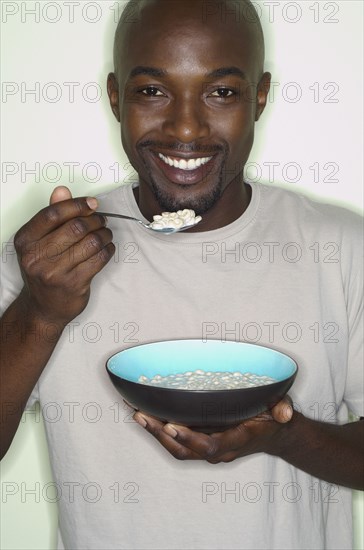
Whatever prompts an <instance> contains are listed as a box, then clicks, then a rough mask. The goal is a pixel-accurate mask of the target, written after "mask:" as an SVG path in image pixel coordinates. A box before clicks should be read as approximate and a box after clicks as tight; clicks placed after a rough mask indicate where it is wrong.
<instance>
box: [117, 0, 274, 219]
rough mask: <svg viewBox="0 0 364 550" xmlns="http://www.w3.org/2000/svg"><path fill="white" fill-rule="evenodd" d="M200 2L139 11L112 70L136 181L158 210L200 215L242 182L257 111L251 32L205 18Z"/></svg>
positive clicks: (159, 5)
mask: <svg viewBox="0 0 364 550" xmlns="http://www.w3.org/2000/svg"><path fill="white" fill-rule="evenodd" d="M202 4H203V3H200V2H198V1H196V0H195V2H194V3H189V2H188V6H189V9H188V10H187V9H186V6H187V3H186V2H173V5H174V9H173V11H172V10H166V9H164V8H165V6H166V3H164V2H159V3H156V4H155V5H154V6H152V7H151V8H150V9H148V8H146V9H145V10H144V11H143V13H142V17H140V18H139V20H138V22H136V23H135V24H132V25H131V32H129V33H128V37H127V39H125V44H124V50H123V55H122V59H121V60H120V68H119V73H118V83H119V91H118V111H119V115H120V119H121V136H122V143H123V147H124V150H125V152H126V154H127V155H128V157H129V160H130V162H131V163H132V165H133V166H134V168H135V170H136V171H137V172H138V175H139V181H140V185H141V186H148V188H149V190H151V191H152V192H153V195H154V197H155V198H156V200H157V202H158V203H159V206H160V207H161V209H166V210H178V209H181V208H192V209H194V210H195V211H196V212H197V213H198V214H203V213H204V212H206V211H208V210H209V209H210V208H211V207H212V206H213V205H214V204H215V203H216V201H218V199H219V197H220V196H221V195H222V193H223V191H224V190H225V189H226V187H227V186H228V185H229V184H230V183H231V182H232V181H234V180H235V181H236V180H237V179H239V181H240V177H241V176H240V175H239V174H240V173H241V172H242V170H243V167H244V165H245V163H246V161H247V158H248V156H249V152H250V150H251V147H252V144H253V137H254V123H255V120H256V119H257V118H258V117H259V115H260V113H261V111H262V110H263V108H264V105H263V106H262V107H261V106H260V104H259V102H257V85H258V82H259V80H260V79H261V77H262V72H261V68H260V67H259V62H257V55H256V53H255V49H254V45H253V38H252V33H251V32H249V30H246V31H245V32H244V30H242V28H241V25H240V26H239V25H237V24H236V22H235V20H234V19H233V21H232V22H231V23H229V22H228V21H227V22H225V23H224V24H222V21H221V18H220V17H219V16H215V17H212V16H210V17H207V16H206V14H204V13H203V9H202ZM187 14H188V15H187ZM133 25H135V27H134V26H133ZM264 104H265V98H264ZM114 112H115V110H114Z"/></svg>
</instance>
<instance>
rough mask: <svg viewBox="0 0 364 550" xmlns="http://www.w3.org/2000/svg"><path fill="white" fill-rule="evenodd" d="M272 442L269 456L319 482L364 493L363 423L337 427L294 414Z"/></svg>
mask: <svg viewBox="0 0 364 550" xmlns="http://www.w3.org/2000/svg"><path fill="white" fill-rule="evenodd" d="M276 435H277V437H276V438H272V440H271V443H270V446H269V447H270V448H269V449H268V451H267V452H268V453H269V454H273V455H276V456H279V457H280V458H282V459H284V460H285V461H286V462H289V463H290V464H292V465H293V466H296V467H297V468H299V469H300V470H303V471H305V472H307V473H309V474H311V475H313V476H315V477H317V478H319V479H322V480H324V481H328V482H329V483H335V484H337V485H343V486H345V487H350V488H352V489H359V490H363V489H364V421H363V420H361V421H358V422H352V423H350V424H344V425H335V424H329V423H324V422H317V421H315V420H311V419H309V418H306V417H304V416H303V415H302V414H300V413H297V412H294V414H293V418H292V420H291V421H290V422H288V423H287V424H284V425H282V429H281V430H280V431H279V433H278V434H276Z"/></svg>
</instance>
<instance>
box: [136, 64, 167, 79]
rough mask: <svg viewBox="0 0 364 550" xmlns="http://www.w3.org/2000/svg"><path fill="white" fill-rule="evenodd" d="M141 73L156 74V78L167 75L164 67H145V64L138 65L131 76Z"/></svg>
mask: <svg viewBox="0 0 364 550" xmlns="http://www.w3.org/2000/svg"><path fill="white" fill-rule="evenodd" d="M140 74H145V75H148V76H154V77H155V78H161V77H163V76H166V74H167V73H166V71H164V70H163V69H158V68H157V67H145V66H144V65H138V66H137V67H134V69H132V70H131V71H130V74H129V78H134V77H136V76H139V75H140Z"/></svg>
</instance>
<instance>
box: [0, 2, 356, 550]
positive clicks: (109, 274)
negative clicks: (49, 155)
mask: <svg viewBox="0 0 364 550" xmlns="http://www.w3.org/2000/svg"><path fill="white" fill-rule="evenodd" d="M243 4H244V5H245V7H249V4H247V3H243ZM223 5H224V6H225V5H228V2H226V3H224V4H223ZM132 6H133V10H132V13H133V15H135V14H136V15H137V17H136V18H135V17H132V18H131V17H130V13H131V12H128V11H126V13H125V14H124V16H123V17H122V20H121V23H120V25H119V28H118V31H117V35H116V40H115V73H114V74H112V75H109V79H108V92H109V97H110V103H111V107H112V110H113V112H114V114H115V116H116V118H117V119H118V120H120V122H121V137H122V144H123V147H124V149H125V151H126V153H127V155H128V157H129V159H130V161H131V163H132V164H133V166H134V168H135V169H136V170H137V172H138V175H139V185H138V186H137V187H136V188H134V189H132V188H131V187H124V188H120V189H119V190H117V191H114V192H112V193H109V194H106V195H103V196H101V197H99V198H98V203H97V202H96V201H95V199H93V198H89V199H87V200H86V199H82V198H81V199H72V198H71V197H70V194H69V191H68V190H67V189H65V188H62V187H61V188H57V189H56V190H55V192H54V193H53V195H52V197H51V206H50V207H48V208H46V209H43V210H42V211H41V212H40V213H38V214H37V215H36V216H35V217H34V218H33V219H32V220H30V222H28V224H26V225H25V226H24V227H23V228H21V230H20V231H19V232H18V233H17V235H16V237H15V246H16V249H17V252H18V256H19V263H20V268H21V272H22V278H23V280H24V287H23V289H22V290H21V288H22V281H21V277H20V274H19V272H18V271H16V270H15V269H14V270H12V269H11V268H10V267H9V269H8V270H7V271H6V272H5V277H4V287H5V301H7V302H8V303H10V302H11V301H12V299H13V300H14V301H13V302H12V304H11V305H10V307H9V309H8V310H7V311H6V313H5V314H4V316H3V328H4V333H5V335H4V337H3V342H5V344H4V348H5V352H6V353H3V359H4V364H3V365H2V382H3V384H2V386H3V391H4V402H5V403H13V404H14V403H15V404H16V405H17V406H16V407H14V408H13V410H12V414H8V417H7V423H6V425H5V426H4V435H3V437H2V444H3V453H5V452H6V450H7V448H8V446H9V445H10V443H11V439H12V437H13V435H14V433H15V431H16V428H17V425H18V422H19V420H20V416H21V411H22V406H24V405H25V403H26V402H27V400H28V404H29V405H30V404H32V403H33V402H35V401H36V400H39V401H40V403H41V405H42V404H46V403H49V402H53V403H57V404H59V406H61V408H62V410H65V409H66V408H67V405H68V407H69V404H70V403H71V404H73V405H75V404H76V403H78V404H79V405H80V406H82V407H83V408H86V410H87V411H89V410H90V404H91V405H92V404H93V406H94V408H95V410H96V413H97V412H98V411H99V410H101V415H99V417H98V416H97V414H96V417H95V418H97V419H98V422H92V421H91V422H90V421H87V419H88V420H90V416H89V413H88V415H85V416H86V418H85V417H84V418H83V421H82V420H81V421H77V422H75V421H73V420H72V418H71V417H70V416H69V417H68V418H67V417H63V419H61V421H60V422H57V423H46V429H47V436H48V440H49V444H50V445H49V448H50V455H51V460H52V465H53V470H54V475H55V480H56V481H57V483H58V484H59V486H61V487H62V488H63V492H62V498H61V499H60V503H59V505H60V529H61V536H62V541H63V544H64V546H65V547H66V548H105V549H106V548H176V549H177V548H198V549H200V548H247V549H248V548H253V547H256V548H350V547H351V523H350V491H349V489H348V488H361V487H362V486H363V475H362V457H363V423H362V422H359V421H358V422H354V423H351V424H347V423H346V422H347V411H348V408H349V409H351V410H352V411H353V413H354V414H356V415H357V416H361V415H363V414H364V412H363V396H362V369H361V362H360V349H361V346H360V344H361V329H360V322H361V310H360V307H361V303H362V302H361V295H360V290H361V281H362V276H361V274H360V266H361V263H360V254H359V252H358V248H359V244H360V243H359V241H360V220H358V218H357V217H356V216H353V215H352V214H350V213H349V212H347V211H345V210H343V209H339V208H334V207H329V206H325V205H318V204H316V203H313V202H311V201H309V200H307V199H305V198H303V197H299V196H296V195H294V194H291V193H288V192H283V191H281V190H273V189H269V188H268V187H265V186H257V185H250V186H249V185H247V184H245V183H244V182H243V179H242V171H243V168H244V165H245V163H246V161H247V159H248V156H249V152H250V149H251V146H252V143H253V136H254V124H255V122H256V121H257V120H258V119H259V117H260V116H261V114H262V112H263V110H264V107H265V104H266V100H267V95H268V92H269V83H270V75H269V73H265V72H264V71H263V60H264V46H263V38H262V33H261V29H260V25H259V21H258V20H257V18H252V14H253V11H252V10H251V9H249V10H248V11H242V14H243V17H241V18H239V20H238V21H237V20H236V19H233V20H231V19H229V18H227V19H226V20H224V19H223V18H221V17H220V16H219V12H216V13H215V14H210V15H209V17H208V18H206V17H203V14H204V6H205V4H204V2H201V1H199V0H198V1H197V0H195V1H193V2H191V1H189V0H187V1H186V0H178V1H176V2H175V1H171V2H165V1H161V0H159V1H142V2H138V3H137V4H136V6H135V4H133V5H132ZM250 8H251V7H250ZM252 91H253V93H252ZM172 165H173V166H172ZM237 167H238V169H237ZM97 206H99V208H100V209H102V210H104V211H106V210H109V211H115V212H124V213H127V214H130V215H135V217H140V218H145V219H148V220H150V219H151V217H152V216H153V215H154V214H156V213H159V212H160V211H161V210H163V209H169V210H175V209H177V208H184V207H189V208H194V209H195V210H196V212H197V213H198V214H201V215H202V217H203V219H202V221H201V223H200V224H199V225H198V226H196V227H195V228H193V229H191V230H189V231H188V232H185V233H183V234H180V235H174V236H173V237H167V236H160V235H153V234H151V233H150V232H148V231H147V230H144V229H143V228H141V227H139V226H135V225H134V224H131V223H129V224H128V223H122V222H118V221H111V220H110V221H109V226H108V227H106V226H105V224H106V221H105V219H104V218H103V217H102V216H98V215H97V214H95V213H94V212H95V209H96V208H97ZM110 227H112V232H111V230H110ZM211 243H212V244H214V245H216V246H217V249H218V253H216V247H213V249H211V247H210V248H209V247H207V246H206V245H207V244H211ZM288 243H295V244H296V250H298V252H301V254H302V257H300V258H299V261H298V260H297V258H298V256H297V258H296V261H295V258H293V259H292V256H290V253H289V252H288V249H289V247H288V246H286V245H287V244H288ZM315 243H318V244H319V246H320V247H321V246H323V245H325V244H327V243H332V244H333V245H334V247H333V249H332V250H329V252H330V253H331V256H330V258H328V257H327V258H326V259H330V260H331V261H327V262H320V261H313V259H312V253H311V248H310V247H313V246H314V244H315ZM237 244H238V251H239V255H238V258H237V257H236V256H231V255H230V256H229V255H227V254H226V252H227V251H229V250H235V247H236V245H237ZM249 244H255V245H257V246H256V249H257V250H258V251H259V250H265V251H266V253H265V254H264V255H262V257H259V258H258V260H257V261H255V262H254V261H249V258H248V259H246V258H245V261H240V258H241V256H240V251H241V250H245V251H246V250H247V248H244V246H246V245H249ZM335 245H336V247H335ZM130 247H131V248H130ZM211 250H214V251H215V252H214V253H211ZM325 250H327V249H325ZM224 251H225V252H224ZM223 252H224V254H223ZM275 252H279V255H277V254H275ZM338 252H339V253H338ZM135 259H136V260H137V261H133V260H135ZM238 260H239V261H238ZM99 272H100V273H99ZM96 275H97V276H96ZM94 277H95V278H94ZM91 280H92V289H91V290H90V283H91ZM19 291H21V292H20V294H19V296H18V293H19ZM86 306H87V307H86ZM211 321H212V322H213V323H215V325H216V323H217V324H218V326H221V327H222V326H223V325H224V326H225V327H231V326H236V324H237V323H241V326H243V325H244V326H246V325H248V324H249V323H250V324H251V325H253V324H254V323H255V326H257V327H265V328H266V329H267V333H266V334H263V335H262V337H261V339H260V340H259V343H262V344H266V345H271V346H272V347H274V348H276V349H280V350H282V351H285V352H287V353H288V354H289V355H291V356H292V357H293V358H295V359H296V361H297V362H298V364H299V367H300V373H299V377H298V378H297V381H296V382H295V384H294V386H293V388H292V391H291V397H292V399H293V401H294V403H295V411H294V412H293V410H292V408H291V407H290V405H289V404H288V401H285V402H283V403H281V404H278V405H277V406H276V407H275V409H274V410H273V411H272V413H265V414H263V415H261V416H260V417H257V418H254V419H251V420H248V421H246V422H244V423H243V424H241V425H240V426H238V427H237V428H232V429H230V430H226V431H225V432H222V433H219V434H212V435H206V434H201V433H197V432H194V431H193V430H189V429H188V428H185V427H180V426H173V425H170V424H166V425H164V424H163V423H161V422H159V421H157V420H155V419H153V418H150V417H148V416H146V415H145V414H143V413H142V412H140V413H137V414H136V415H135V416H134V418H135V420H136V421H137V423H138V424H140V425H142V426H143V427H144V428H145V429H146V430H147V431H148V432H150V433H151V434H152V435H153V436H154V438H152V437H149V438H148V437H147V434H146V433H145V432H144V431H143V430H140V428H139V426H138V425H137V424H136V423H135V422H132V421H131V415H130V413H129V412H127V411H126V410H124V411H123V412H124V415H123V416H122V417H121V414H120V410H119V408H118V401H117V400H118V395H117V394H116V393H115V391H114V389H113V387H112V385H111V384H110V381H109V380H108V378H107V374H106V373H105V370H104V368H103V365H104V363H105V360H106V359H107V357H108V356H110V355H111V354H112V353H114V352H116V351H118V350H119V349H120V348H124V347H129V346H131V345H135V344H137V343H143V342H150V341H157V340H168V339H176V338H189V337H195V338H196V337H202V336H203V332H204V330H205V331H206V330H207V329H208V326H209V325H208V323H209V322H210V326H211ZM215 325H214V326H215ZM239 326H240V325H239ZM90 327H91V328H92V327H94V328H95V327H96V330H98V331H99V334H97V335H96V336H97V337H90V334H89V332H88V330H89V328H90ZM311 327H313V328H311ZM277 328H278V330H275V331H274V329H277ZM289 328H291V329H292V328H295V329H296V330H297V331H298V330H299V329H301V330H302V331H303V334H302V335H301V336H300V337H298V336H299V335H297V334H296V335H292V334H291V333H289V332H288V330H289ZM316 329H317V330H319V331H320V333H319V337H318V338H316V336H317V335H316V333H314V331H315V330H316ZM323 330H324V331H326V332H324V335H323V336H322V334H321V332H322V331H323ZM225 332H226V337H227V338H228V339H235V337H236V334H235V333H234V334H231V333H229V332H228V330H225ZM313 335H314V337H313ZM239 336H240V334H239ZM246 339H249V337H248V338H246ZM29 396H31V397H30V399H28V398H29ZM21 405H22V406H21ZM97 407H99V409H98V408H97ZM292 413H293V414H292ZM166 451H168V452H166ZM171 455H172V456H171ZM173 457H175V458H178V459H183V460H181V461H176V460H174V458H173ZM189 459H193V460H191V461H189ZM226 463H228V464H226ZM347 464H350V465H351V467H350V470H348V469H347ZM319 480H324V481H325V482H327V483H321V482H320V481H319ZM339 485H340V487H338V486H339ZM344 487H346V488H344ZM98 488H101V493H100V492H99V493H98V492H97V491H98ZM89 490H90V491H91V493H90V492H89ZM95 490H96V494H95ZM92 491H93V492H92ZM220 491H223V493H222V492H221V498H220V499H219V500H216V499H213V496H214V495H215V494H216V493H217V492H220ZM232 491H233V493H232ZM222 494H223V495H224V496H223V497H222ZM231 494H233V498H230V496H229V495H231Z"/></svg>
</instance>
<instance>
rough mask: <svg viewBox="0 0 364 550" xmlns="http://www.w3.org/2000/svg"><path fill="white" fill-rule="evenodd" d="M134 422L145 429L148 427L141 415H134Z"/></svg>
mask: <svg viewBox="0 0 364 550" xmlns="http://www.w3.org/2000/svg"><path fill="white" fill-rule="evenodd" d="M134 420H135V422H137V423H138V424H139V425H140V426H142V427H143V428H146V427H147V426H148V422H147V421H146V419H145V418H144V416H143V415H141V414H140V413H138V414H135V415H134Z"/></svg>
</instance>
